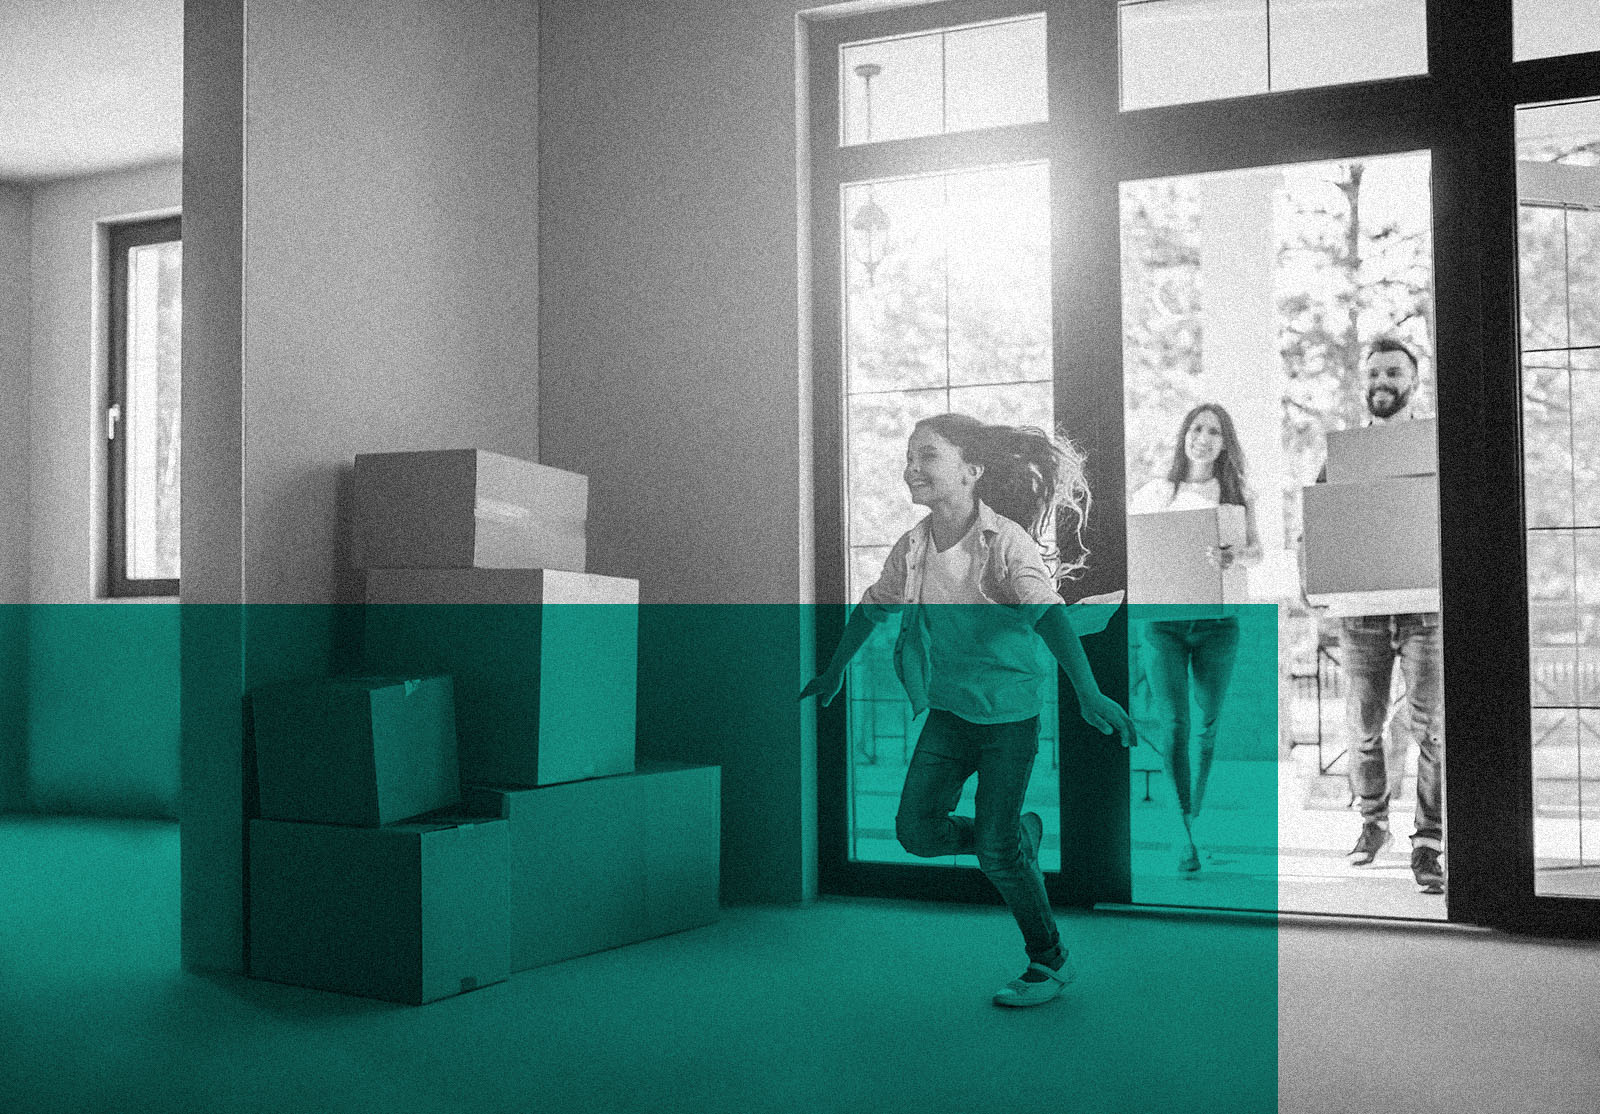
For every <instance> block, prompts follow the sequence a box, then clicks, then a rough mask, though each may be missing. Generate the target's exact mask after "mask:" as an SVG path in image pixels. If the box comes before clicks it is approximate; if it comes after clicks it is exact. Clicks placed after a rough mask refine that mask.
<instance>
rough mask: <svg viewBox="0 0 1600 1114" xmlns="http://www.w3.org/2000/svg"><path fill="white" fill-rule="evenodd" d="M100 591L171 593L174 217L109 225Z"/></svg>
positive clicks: (175, 497) (174, 563) (176, 307)
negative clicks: (105, 516) (105, 517)
mask: <svg viewBox="0 0 1600 1114" xmlns="http://www.w3.org/2000/svg"><path fill="white" fill-rule="evenodd" d="M109 246H110V256H111V283H110V298H111V304H110V307H109V313H108V319H109V321H110V326H111V334H110V369H111V381H110V385H109V390H108V392H107V406H106V414H105V421H106V425H105V436H106V438H107V453H106V456H107V461H108V465H109V475H110V482H109V485H108V488H107V491H108V493H109V494H108V500H107V503H108V506H107V510H108V528H107V533H106V541H107V544H106V551H107V565H108V568H107V577H106V594H107V595H109V596H173V595H177V594H178V537H179V535H178V505H179V488H178V461H179V447H180V444H181V437H182V423H181V409H180V406H179V395H180V390H181V380H180V374H179V367H180V337H181V330H182V320H183V292H182V287H183V282H182V279H183V242H182V233H181V231H180V225H179V218H177V217H170V218H166V219H163V220H152V221H140V222H138V223H133V224H120V225H114V226H112V228H111V229H110V235H109Z"/></svg>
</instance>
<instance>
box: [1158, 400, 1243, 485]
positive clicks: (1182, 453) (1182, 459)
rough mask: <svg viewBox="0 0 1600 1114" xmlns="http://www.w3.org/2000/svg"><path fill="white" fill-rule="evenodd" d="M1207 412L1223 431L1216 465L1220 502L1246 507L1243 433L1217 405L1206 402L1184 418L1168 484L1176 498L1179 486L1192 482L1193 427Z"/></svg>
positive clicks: (1214, 468)
mask: <svg viewBox="0 0 1600 1114" xmlns="http://www.w3.org/2000/svg"><path fill="white" fill-rule="evenodd" d="M1207 410H1209V411H1211V413H1213V414H1215V415H1216V416H1217V424H1218V425H1220V426H1221V427H1222V451H1221V452H1220V453H1218V454H1217V462H1216V463H1215V464H1214V465H1212V472H1213V474H1214V475H1215V476H1216V477H1217V487H1218V488H1219V489H1220V494H1219V495H1218V497H1217V502H1219V503H1224V504H1231V505H1233V506H1236V507H1242V506H1244V504H1245V484H1244V449H1243V448H1241V447H1240V445H1239V433H1238V431H1237V430H1236V429H1234V426H1233V418H1232V417H1231V416H1230V415H1229V414H1228V412H1227V411H1226V410H1224V409H1223V408H1222V407H1221V406H1220V405H1218V404H1217V403H1215V402H1202V403H1201V404H1200V405H1198V406H1196V407H1195V408H1194V409H1192V410H1190V411H1189V412H1188V413H1187V414H1185V415H1184V416H1183V422H1182V423H1181V424H1180V425H1179V426H1178V439H1177V441H1176V442H1175V443H1174V444H1173V446H1172V465H1171V467H1169V468H1168V469H1167V482H1168V483H1170V484H1171V485H1172V494H1173V496H1176V495H1177V494H1178V485H1179V484H1181V483H1182V482H1183V481H1184V480H1187V479H1188V478H1189V451H1188V449H1187V448H1186V442H1187V441H1188V439H1189V427H1190V426H1191V425H1193V424H1194V420H1195V419H1196V418H1198V417H1199V416H1200V415H1201V414H1204V413H1205V412H1206V411H1207Z"/></svg>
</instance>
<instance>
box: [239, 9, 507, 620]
mask: <svg viewBox="0 0 1600 1114" xmlns="http://www.w3.org/2000/svg"><path fill="white" fill-rule="evenodd" d="M246 19H247V23H246V31H245V34H246V43H247V47H246V59H247V61H246V70H245V82H246V98H247V103H248V104H249V106H250V114H249V117H248V123H247V134H246V138H245V149H246V152H247V156H246V158H247V163H246V174H247V183H248V184H247V189H246V193H245V197H246V201H245V213H244V230H245V282H246V304H247V306H248V312H247V313H246V315H245V334H244V352H245V361H246V371H245V394H244V437H245V441H244V456H245V461H246V473H245V490H244V570H245V599H246V601H247V602H249V603H318V604H320V603H332V602H352V601H354V600H357V599H359V595H358V593H359V591H360V587H359V584H357V583H356V582H355V581H354V579H353V578H352V577H351V575H350V572H349V554H348V539H347V537H345V536H344V534H343V532H342V528H341V524H340V517H339V515H340V512H341V511H342V509H343V502H344V494H343V492H342V490H341V484H342V483H343V478H344V477H345V476H346V474H347V472H348V469H349V467H350V465H351V462H352V460H353V458H354V456H355V454H356V453H360V452H372V451H381V450H388V451H392V450H405V449H433V448H461V447H469V446H471V447H479V448H487V449H495V450H498V451H501V452H505V453H509V454H512V455H515V456H521V457H527V458H532V459H537V457H538V451H539V440H538V436H539V434H538V382H539V380H538V375H539V372H538V352H539V347H538V335H539V321H538V297H537V281H538V251H539V246H538V234H537V220H538V201H537V190H538V101H537V94H538V54H537V41H538V39H537V36H538V28H537V13H536V9H535V7H534V5H532V4H527V3H518V2H515V0H450V2H441V0H390V2H388V3H384V4H372V3H367V2H363V0H336V2H332V3H323V4H317V5H307V4H304V3H299V2H297V0H252V2H251V3H250V4H249V5H248V6H247V7H246Z"/></svg>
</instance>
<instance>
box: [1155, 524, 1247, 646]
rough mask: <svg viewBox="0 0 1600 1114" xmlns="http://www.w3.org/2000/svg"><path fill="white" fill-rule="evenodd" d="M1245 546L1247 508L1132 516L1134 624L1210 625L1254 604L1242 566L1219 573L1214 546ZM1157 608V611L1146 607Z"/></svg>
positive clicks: (1240, 547)
mask: <svg viewBox="0 0 1600 1114" xmlns="http://www.w3.org/2000/svg"><path fill="white" fill-rule="evenodd" d="M1244 544H1245V519H1244V508H1243V507H1237V506H1232V505H1228V506H1221V507H1209V508H1206V509H1203V510H1188V511H1158V512H1156V513H1154V514H1134V515H1129V516H1128V603H1129V604H1130V605H1132V606H1133V607H1134V608H1136V609H1137V610H1136V611H1135V612H1134V617H1135V618H1147V619H1153V618H1159V619H1172V620H1181V619H1208V618H1217V617H1220V616H1222V615H1225V614H1227V608H1228V607H1229V606H1231V605H1234V604H1241V603H1248V602H1249V600H1250V580H1249V574H1248V573H1247V572H1246V571H1245V568H1244V566H1243V565H1239V564H1235V565H1233V566H1232V567H1230V568H1226V569H1219V568H1217V567H1216V566H1215V565H1213V564H1212V563H1211V562H1210V561H1209V560H1208V559H1207V557H1206V552H1207V550H1208V549H1209V548H1210V547H1211V546H1220V545H1231V546H1233V547H1234V549H1235V550H1236V551H1237V550H1241V549H1243V548H1244ZM1152 604H1159V605H1161V606H1160V607H1159V608H1157V607H1151V606H1147V605H1152Z"/></svg>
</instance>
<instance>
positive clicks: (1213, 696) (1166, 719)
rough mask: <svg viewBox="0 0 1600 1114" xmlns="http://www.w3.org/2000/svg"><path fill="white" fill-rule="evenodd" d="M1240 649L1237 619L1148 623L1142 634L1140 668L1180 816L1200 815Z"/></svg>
mask: <svg viewBox="0 0 1600 1114" xmlns="http://www.w3.org/2000/svg"><path fill="white" fill-rule="evenodd" d="M1238 650H1239V620H1238V619H1234V618H1231V617H1230V618H1223V619H1195V620H1191V621H1189V622H1166V621H1164V622H1159V623H1148V624H1146V626H1145V636H1144V672H1145V676H1146V677H1147V678H1148V679H1149V681H1150V703H1151V708H1150V711H1151V714H1152V717H1153V718H1154V719H1156V720H1157V721H1158V722H1160V723H1161V725H1162V726H1163V727H1165V728H1166V729H1167V734H1166V738H1165V740H1164V742H1165V744H1166V745H1165V746H1164V747H1163V748H1162V749H1163V750H1164V752H1165V757H1166V760H1167V770H1168V772H1170V773H1171V774H1172V784H1173V786H1174V788H1175V789H1176V790H1177V794H1178V807H1179V808H1180V809H1181V810H1182V811H1183V814H1184V815H1185V816H1198V815H1200V806H1201V804H1202V803H1203V802H1204V800H1205V795H1206V781H1207V780H1208V779H1209V778H1210V777H1211V763H1212V761H1213V760H1214V759H1215V757H1216V753H1217V721H1218V719H1219V718H1220V717H1221V715H1222V702H1223V700H1224V699H1225V698H1226V696H1227V695H1228V679H1229V678H1230V677H1232V676H1233V659H1234V657H1235V655H1236V654H1237V653H1238ZM1191 674H1192V675H1193V677H1194V703H1195V705H1196V706H1197V707H1198V708H1199V710H1200V723H1199V731H1198V732H1197V733H1196V736H1195V745H1196V748H1197V749H1198V751H1199V761H1198V763H1197V764H1196V768H1195V771H1194V787H1193V790H1192V791H1191V789H1190V773H1189V733H1190V720H1189V693H1190V685H1189V678H1190V676H1191Z"/></svg>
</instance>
